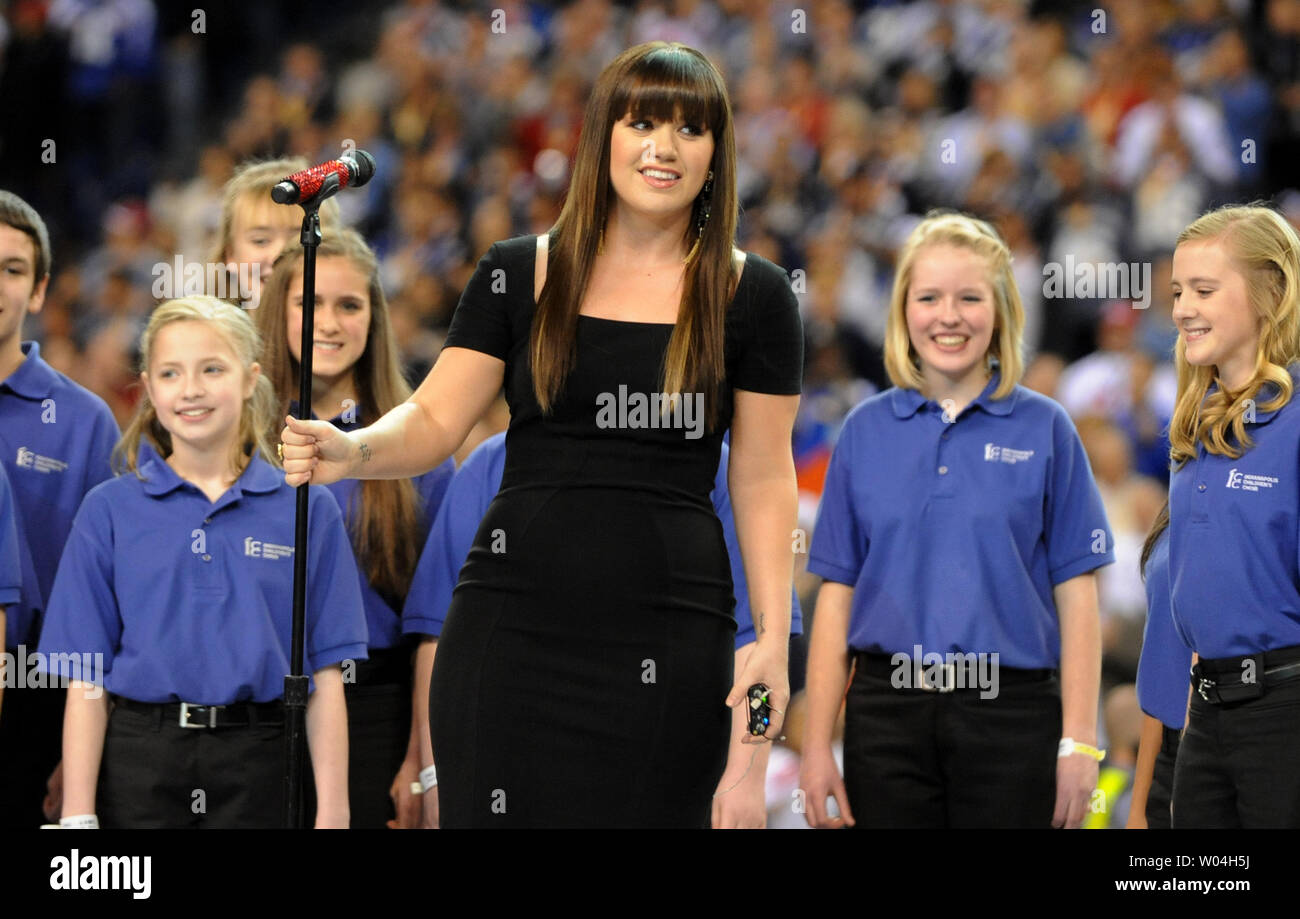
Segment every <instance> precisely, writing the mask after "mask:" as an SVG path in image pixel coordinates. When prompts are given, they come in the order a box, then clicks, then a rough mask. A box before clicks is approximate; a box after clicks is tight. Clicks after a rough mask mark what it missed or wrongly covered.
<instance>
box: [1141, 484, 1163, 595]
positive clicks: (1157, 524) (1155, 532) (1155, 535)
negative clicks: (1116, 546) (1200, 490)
mask: <svg viewBox="0 0 1300 919" xmlns="http://www.w3.org/2000/svg"><path fill="white" fill-rule="evenodd" d="M1167 529H1169V498H1167V497H1166V498H1165V503H1164V506H1163V507H1161V508H1160V513H1158V514H1156V519H1155V520H1153V521H1151V531H1150V532H1149V533H1147V538H1146V541H1145V542H1143V543H1142V559H1141V561H1139V562H1138V571H1139V572H1140V573H1141V575H1142V580H1144V581H1145V580H1146V579H1147V560H1148V559H1150V558H1151V553H1152V552H1154V551H1155V548H1156V542H1157V541H1158V540H1159V539H1160V534H1161V533H1163V532H1164V531H1165V530H1167Z"/></svg>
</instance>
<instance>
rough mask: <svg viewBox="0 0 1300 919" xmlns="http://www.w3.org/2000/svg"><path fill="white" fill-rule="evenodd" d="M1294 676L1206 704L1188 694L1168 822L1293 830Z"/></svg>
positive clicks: (1298, 724) (1299, 740)
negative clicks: (1246, 695)
mask: <svg viewBox="0 0 1300 919" xmlns="http://www.w3.org/2000/svg"><path fill="white" fill-rule="evenodd" d="M1297 762H1300V680H1292V681H1291V682H1289V683H1282V684H1280V685H1277V686H1272V687H1269V688H1268V689H1267V691H1266V692H1265V694H1264V695H1262V696H1260V697H1259V698H1257V699H1249V700H1247V701H1244V702H1233V703H1228V704H1225V705H1211V704H1210V703H1208V702H1206V701H1205V700H1203V699H1202V698H1201V697H1200V696H1199V695H1197V694H1196V693H1195V692H1193V693H1192V706H1191V711H1190V712H1189V714H1188V720H1187V730H1186V732H1184V734H1183V741H1182V745H1181V746H1180V747H1179V750H1178V763H1177V766H1176V768H1175V772H1174V796H1173V811H1174V813H1173V826H1174V828H1175V829H1182V828H1185V827H1245V828H1253V827H1291V828H1297V827H1300V770H1297V768H1296V763H1297Z"/></svg>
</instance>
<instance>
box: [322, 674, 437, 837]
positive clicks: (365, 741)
mask: <svg viewBox="0 0 1300 919" xmlns="http://www.w3.org/2000/svg"><path fill="white" fill-rule="evenodd" d="M343 695H344V698H345V699H346V700H347V706H348V810H349V814H350V818H349V822H348V826H350V827H351V828H352V829H354V830H357V829H372V830H382V829H385V828H387V826H388V821H389V820H393V819H395V818H396V816H397V814H396V811H394V809H393V799H392V798H391V797H389V794H388V790H389V789H390V788H391V787H392V785H393V779H394V778H396V777H397V770H398V769H399V768H400V767H401V765H402V760H404V759H406V747H407V744H408V743H409V741H410V736H411V687H410V684H409V683H404V684H403V683H383V684H379V685H376V686H371V685H362V684H360V683H344V684H343ZM304 762H305V768H304V770H303V815H304V818H303V819H304V821H305V825H306V826H308V827H310V826H312V825H313V824H314V823H315V820H316V779H315V775H314V773H313V772H312V768H311V751H310V750H308V751H307V755H306V756H305V757H304Z"/></svg>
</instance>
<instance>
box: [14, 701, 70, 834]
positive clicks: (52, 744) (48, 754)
mask: <svg viewBox="0 0 1300 919" xmlns="http://www.w3.org/2000/svg"><path fill="white" fill-rule="evenodd" d="M67 694H68V691H67V690H66V689H63V688H51V689H33V688H28V687H23V688H21V689H19V688H17V687H15V688H11V689H6V690H5V693H4V704H3V709H2V710H0V828H3V829H24V828H25V829H35V828H36V827H38V826H40V825H41V824H42V823H45V822H46V821H45V815H44V813H43V812H42V810H41V803H42V802H43V801H44V800H45V794H46V787H45V783H46V781H47V780H48V779H49V777H50V773H51V772H53V771H54V767H55V766H57V765H58V764H59V756H60V753H61V750H62V748H63V703H64V700H65V699H66V698H67ZM56 816H57V815H56Z"/></svg>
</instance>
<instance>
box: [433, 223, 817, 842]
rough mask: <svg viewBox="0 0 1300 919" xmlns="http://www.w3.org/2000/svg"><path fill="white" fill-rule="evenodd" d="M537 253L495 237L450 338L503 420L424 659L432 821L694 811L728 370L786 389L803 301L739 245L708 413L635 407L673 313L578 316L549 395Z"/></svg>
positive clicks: (791, 389)
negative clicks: (477, 515) (495, 372)
mask: <svg viewBox="0 0 1300 919" xmlns="http://www.w3.org/2000/svg"><path fill="white" fill-rule="evenodd" d="M536 258H537V237H536V236H525V237H519V238H516V239H511V240H506V241H504V242H498V243H495V244H494V245H493V246H492V247H491V249H489V251H488V252H487V254H486V255H484V256H483V258H482V259H481V260H480V261H479V264H478V268H477V270H476V271H475V273H474V275H473V277H472V278H471V279H470V282H469V284H468V286H467V287H466V288H465V291H464V293H463V294H462V296H461V299H460V303H459V305H458V306H457V308H456V313H455V315H454V316H453V319H452V324H451V329H450V331H449V333H448V337H447V342H446V345H445V347H459V348H470V349H473V350H476V351H481V352H484V353H486V354H491V355H493V356H495V357H499V358H501V359H502V360H504V361H505V364H506V367H505V388H506V397H507V400H508V402H509V405H510V426H509V430H508V432H507V434H506V459H505V471H504V474H503V477H502V481H501V487H500V490H499V491H498V493H497V496H496V497H495V498H494V499H493V501H492V503H491V505H490V506H489V507H488V510H487V513H486V514H485V516H484V517H483V521H482V523H481V524H480V526H479V528H478V532H477V534H476V536H475V538H474V546H473V548H472V549H471V550H470V553H469V556H468V558H467V560H466V562H465V565H464V566H463V567H462V568H461V572H460V578H459V581H458V582H457V585H456V589H455V591H454V593H453V595H452V602H451V606H450V608H449V610H448V613H447V619H446V623H445V625H444V628H443V632H442V634H441V636H440V637H439V642H438V654H437V658H436V663H435V665H434V670H433V681H432V687H431V691H430V723H431V728H432V734H433V747H434V759H435V761H436V763H437V765H438V792H439V807H440V811H441V821H442V825H443V826H447V827H455V826H565V827H568V826H574V827H590V826H707V825H708V822H709V817H710V802H711V798H712V795H713V792H714V790H715V788H716V787H717V782H718V780H719V778H720V777H721V775H722V770H723V768H724V766H725V763H726V754H727V744H728V737H729V729H730V711H729V709H727V707H726V705H725V704H724V700H725V699H726V695H727V692H728V690H729V689H730V688H731V682H732V678H733V676H732V671H733V661H734V646H733V641H734V635H735V628H736V624H735V619H734V617H733V607H734V605H735V598H734V596H733V595H732V582H731V574H730V566H729V564H728V558H727V550H726V545H725V543H724V541H723V536H722V526H721V524H720V522H719V521H718V518H717V515H716V514H715V513H714V510H713V504H712V501H711V500H710V492H711V491H712V488H713V480H714V476H715V474H716V472H717V466H718V456H719V451H720V445H721V442H722V432H723V431H725V430H726V429H727V428H728V427H729V426H730V421H731V417H732V410H733V396H732V389H733V388H740V389H745V390H749V391H753V392H761V393H777V394H785V395H793V394H797V393H798V392H799V391H800V385H801V380H802V372H801V371H802V359H803V336H802V328H801V325H800V320H799V315H798V304H797V301H796V300H795V297H794V293H793V292H792V290H791V286H790V280H789V278H788V276H787V275H786V273H785V272H784V271H783V270H782V269H781V268H780V267H778V266H777V265H775V264H773V263H772V262H770V261H767V260H766V259H764V258H762V257H761V256H758V255H755V254H754V253H749V254H748V255H747V257H746V260H745V270H744V272H743V273H742V274H741V278H740V283H739V286H738V288H737V290H736V294H735V297H734V298H733V300H732V303H731V304H730V306H729V308H728V314H727V321H726V352H725V356H726V372H727V379H726V381H724V383H723V385H722V386H721V387H720V388H719V393H718V399H719V401H718V406H719V418H720V421H721V423H720V425H719V426H718V427H717V429H716V431H715V432H714V433H712V434H709V433H707V431H706V430H705V427H704V422H703V421H702V420H699V421H698V422H695V421H694V418H693V416H692V414H691V413H689V412H688V411H687V410H686V409H687V406H686V404H685V402H682V403H680V411H679V413H678V414H677V415H676V416H674V415H672V414H668V415H662V414H660V413H655V412H651V411H648V410H639V409H638V406H640V405H641V404H642V403H641V401H640V399H638V396H637V394H645V398H646V400H647V401H648V399H649V394H651V393H657V392H658V391H659V390H660V388H661V376H660V373H661V371H660V365H661V362H662V360H663V355H664V352H665V349H666V347H667V344H668V340H669V337H670V335H671V333H672V328H673V327H672V325H670V324H667V323H645V322H623V321H616V320H608V319H599V318H595V317H589V316H580V317H579V320H578V346H577V353H576V364H575V367H574V369H573V371H572V373H571V375H570V377H569V379H568V381H567V384H566V386H565V388H564V390H563V392H562V394H561V398H560V399H559V400H558V402H557V404H556V406H555V407H554V411H553V413H552V415H551V416H549V417H543V415H542V412H541V409H540V407H539V406H538V404H537V399H536V396H535V392H534V389H533V385H532V377H531V371H530V367H529V361H528V335H529V329H530V323H531V321H532V316H533V312H534V310H535V308H536V304H535V302H534V300H533V288H534V280H533V278H534V269H535V264H536ZM652 415H653V416H654V420H653V421H652V420H651V416H652Z"/></svg>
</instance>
